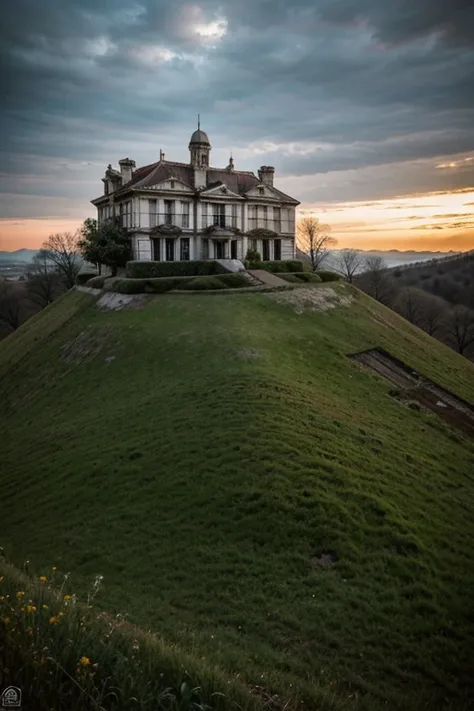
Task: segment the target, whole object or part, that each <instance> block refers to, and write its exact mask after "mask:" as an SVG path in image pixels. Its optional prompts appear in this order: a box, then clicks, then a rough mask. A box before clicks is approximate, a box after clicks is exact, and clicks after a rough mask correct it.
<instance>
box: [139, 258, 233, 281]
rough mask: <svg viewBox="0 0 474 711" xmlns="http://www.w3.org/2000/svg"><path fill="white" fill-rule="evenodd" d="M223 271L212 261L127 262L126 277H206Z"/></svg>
mask: <svg viewBox="0 0 474 711" xmlns="http://www.w3.org/2000/svg"><path fill="white" fill-rule="evenodd" d="M220 271H225V270H224V269H223V267H221V265H219V264H217V262H215V261H212V260H207V261H204V260H202V261H198V260H195V261H189V262H145V261H135V262H127V277H128V278H129V279H153V278H159V277H193V276H208V275H209V274H217V273H219V272H220Z"/></svg>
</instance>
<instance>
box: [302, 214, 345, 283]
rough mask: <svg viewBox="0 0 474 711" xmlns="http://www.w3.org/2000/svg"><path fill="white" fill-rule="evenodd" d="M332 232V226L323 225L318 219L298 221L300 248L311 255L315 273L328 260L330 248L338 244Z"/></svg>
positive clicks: (307, 218)
mask: <svg viewBox="0 0 474 711" xmlns="http://www.w3.org/2000/svg"><path fill="white" fill-rule="evenodd" d="M330 231H331V228H330V226H329V225H323V224H321V223H320V221H319V220H318V219H317V218H316V217H303V218H302V219H301V220H299V221H298V226H297V234H298V246H299V248H300V249H302V250H303V252H306V254H309V258H310V259H311V268H312V270H313V272H314V271H316V269H318V267H320V266H321V265H322V264H323V262H324V261H325V260H326V259H327V258H328V255H329V253H330V247H334V246H335V245H336V244H337V240H335V239H334V237H331V236H330V234H329V233H330Z"/></svg>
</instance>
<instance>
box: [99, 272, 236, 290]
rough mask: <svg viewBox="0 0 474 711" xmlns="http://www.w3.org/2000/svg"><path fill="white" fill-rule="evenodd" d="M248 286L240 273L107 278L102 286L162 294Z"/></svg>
mask: <svg viewBox="0 0 474 711" xmlns="http://www.w3.org/2000/svg"><path fill="white" fill-rule="evenodd" d="M244 286H250V284H249V282H248V281H247V279H246V278H245V277H244V276H242V275H241V274H215V275H212V274H211V275H209V276H199V277H189V276H188V277H158V278H154V279H128V278H122V277H116V278H114V279H107V282H106V283H105V285H104V288H105V289H106V290H107V291H113V292H116V293H117V294H164V293H166V292H167V291H171V290H172V289H185V290H188V289H190V290H196V291H197V290H208V289H232V288H234V289H235V288H239V287H244Z"/></svg>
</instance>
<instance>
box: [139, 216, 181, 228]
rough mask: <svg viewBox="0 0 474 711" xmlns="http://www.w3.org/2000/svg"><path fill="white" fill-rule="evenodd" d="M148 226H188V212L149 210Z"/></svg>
mask: <svg viewBox="0 0 474 711" xmlns="http://www.w3.org/2000/svg"><path fill="white" fill-rule="evenodd" d="M148 221H149V225H150V227H158V225H172V226H174V227H184V228H188V227H189V213H174V212H150V213H149V214H148Z"/></svg>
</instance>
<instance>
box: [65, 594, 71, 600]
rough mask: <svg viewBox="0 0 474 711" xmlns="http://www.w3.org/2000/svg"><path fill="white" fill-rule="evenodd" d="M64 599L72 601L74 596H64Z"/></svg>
mask: <svg viewBox="0 0 474 711" xmlns="http://www.w3.org/2000/svg"><path fill="white" fill-rule="evenodd" d="M64 599H65V600H72V595H65V596H64Z"/></svg>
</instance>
